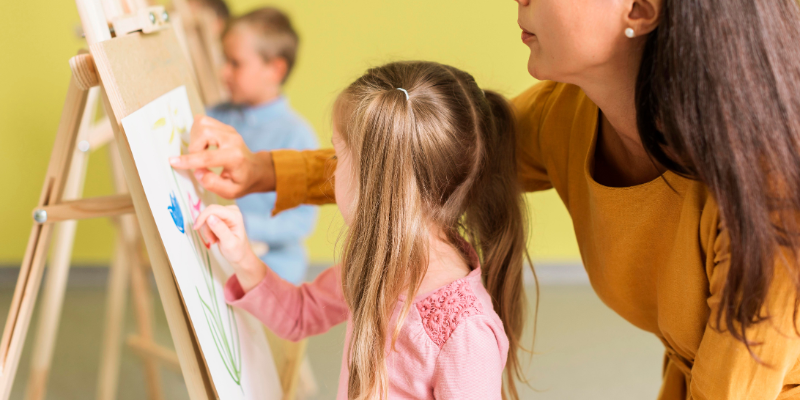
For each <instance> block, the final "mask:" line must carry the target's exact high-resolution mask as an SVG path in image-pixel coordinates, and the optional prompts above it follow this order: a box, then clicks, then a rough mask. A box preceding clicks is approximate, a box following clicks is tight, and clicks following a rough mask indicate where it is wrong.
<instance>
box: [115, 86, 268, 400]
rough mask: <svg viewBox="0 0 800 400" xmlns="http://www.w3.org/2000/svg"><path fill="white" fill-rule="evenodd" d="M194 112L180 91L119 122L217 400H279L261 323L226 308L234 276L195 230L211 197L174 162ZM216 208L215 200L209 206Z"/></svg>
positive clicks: (185, 141)
mask: <svg viewBox="0 0 800 400" xmlns="http://www.w3.org/2000/svg"><path fill="white" fill-rule="evenodd" d="M192 121H193V118H192V112H191V107H190V106H189V99H188V97H187V95H186V88H185V87H183V86H181V87H179V88H177V89H174V90H172V91H170V92H169V93H167V94H165V95H163V96H161V97H159V98H158V99H156V100H154V101H152V102H150V103H148V104H147V105H145V106H144V107H142V108H141V109H139V110H137V111H136V112H134V113H132V114H131V115H129V116H127V117H125V118H123V119H122V127H123V128H124V130H125V134H126V136H127V138H128V143H129V144H130V148H131V152H132V153H133V159H134V162H135V164H136V170H137V171H138V173H139V177H140V179H141V181H142V186H143V187H144V192H145V195H146V197H147V202H148V203H149V205H150V210H151V211H152V214H153V218H154V219H155V222H156V226H157V227H158V232H159V234H160V236H161V241H162V242H163V243H164V248H165V249H166V252H167V256H168V257H169V261H170V264H171V265H172V270H173V272H174V274H175V278H176V280H177V282H178V288H179V290H180V292H181V296H182V297H183V301H184V304H185V305H186V309H187V311H188V314H189V317H190V319H191V322H192V326H193V327H194V331H195V334H196V336H197V340H198V342H199V343H200V349H201V350H202V352H203V356H204V358H205V360H206V363H207V365H208V369H209V372H210V374H211V379H212V381H213V382H214V387H215V388H216V390H217V394H218V395H219V397H220V399H223V400H227V399H279V398H281V396H282V393H281V387H280V382H279V379H278V374H277V371H276V369H275V363H274V362H273V360H272V354H271V352H270V349H269V344H268V343H267V339H266V336H265V334H264V331H263V329H262V327H261V323H260V322H259V321H258V320H256V319H255V318H253V317H252V316H251V315H249V314H247V313H246V312H244V311H242V310H238V309H234V308H232V307H230V306H228V305H227V304H225V299H224V295H223V284H224V282H225V281H226V279H227V278H228V277H229V276H230V275H231V274H232V272H233V270H232V268H231V267H230V265H228V263H227V262H226V261H225V259H224V258H222V256H221V255H220V253H219V251H218V249H217V246H216V245H213V246H207V245H206V244H205V242H204V239H203V238H202V237H201V236H200V235H199V233H198V232H196V231H194V230H193V229H192V225H193V224H194V220H195V218H197V215H198V214H199V213H200V211H201V210H202V209H203V208H204V207H205V205H206V204H208V202H207V201H206V200H211V199H213V198H214V195H213V194H211V193H206V192H204V191H203V190H202V189H201V188H200V187H199V186H198V185H196V182H195V181H194V180H193V179H192V178H191V176H190V175H189V174H187V173H186V172H181V171H176V170H173V169H172V167H171V166H170V164H169V162H168V159H169V157H172V156H176V155H180V154H181V153H185V152H186V148H187V146H188V140H189V131H190V130H191V127H192ZM212 201H213V200H212Z"/></svg>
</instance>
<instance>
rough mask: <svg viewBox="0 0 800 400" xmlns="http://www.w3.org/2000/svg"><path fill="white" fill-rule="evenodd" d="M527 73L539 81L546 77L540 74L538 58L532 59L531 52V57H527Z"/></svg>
mask: <svg viewBox="0 0 800 400" xmlns="http://www.w3.org/2000/svg"><path fill="white" fill-rule="evenodd" d="M528 73H529V74H531V76H532V77H534V78H536V79H538V80H540V81H541V80H545V79H547V78H545V77H544V75H543V74H542V68H541V65H540V63H539V62H538V60H536V59H534V57H533V54H531V57H530V58H529V59H528Z"/></svg>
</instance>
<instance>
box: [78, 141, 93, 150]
mask: <svg viewBox="0 0 800 400" xmlns="http://www.w3.org/2000/svg"><path fill="white" fill-rule="evenodd" d="M89 148H91V145H90V144H89V142H88V141H86V140H81V141H80V142H78V150H80V151H81V152H84V153H86V152H87V151H89Z"/></svg>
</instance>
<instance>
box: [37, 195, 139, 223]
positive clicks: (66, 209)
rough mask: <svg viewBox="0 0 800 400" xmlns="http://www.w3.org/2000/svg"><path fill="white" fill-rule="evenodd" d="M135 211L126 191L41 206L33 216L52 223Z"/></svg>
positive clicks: (42, 221) (38, 220)
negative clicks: (124, 192)
mask: <svg viewBox="0 0 800 400" xmlns="http://www.w3.org/2000/svg"><path fill="white" fill-rule="evenodd" d="M133 212H134V208H133V200H131V196H130V194H127V193H126V194H115V195H111V196H102V197H92V198H88V199H80V200H70V201H63V202H60V203H58V204H54V205H51V206H45V207H39V208H36V209H35V210H34V211H33V218H34V220H36V222H38V223H40V224H43V223H47V224H51V223H54V222H61V221H69V220H76V219H89V218H100V217H113V216H117V215H123V214H131V213H133Z"/></svg>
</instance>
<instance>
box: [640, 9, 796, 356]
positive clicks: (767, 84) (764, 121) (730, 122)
mask: <svg viewBox="0 0 800 400" xmlns="http://www.w3.org/2000/svg"><path fill="white" fill-rule="evenodd" d="M799 16H800V12H799V10H798V4H797V3H796V1H795V0H723V1H719V0H665V1H664V9H663V10H662V15H661V20H660V22H659V27H658V28H657V29H656V30H655V31H654V32H652V33H651V34H650V35H649V37H648V39H647V43H646V45H645V51H644V57H643V60H642V65H641V69H640V71H639V76H638V80H637V89H636V108H637V120H638V127H639V134H640V136H641V139H642V142H643V144H644V146H645V148H646V149H647V151H648V152H649V153H650V155H651V156H652V157H653V158H654V159H655V160H656V161H658V162H659V163H661V164H662V165H664V166H665V167H666V168H668V169H670V170H672V171H674V172H676V173H679V174H682V175H684V176H689V177H692V178H695V179H698V180H700V181H701V182H703V183H704V184H705V185H706V186H707V188H708V190H709V192H710V193H711V194H712V195H713V197H714V199H715V200H716V202H717V205H718V207H719V211H720V215H721V218H722V221H724V225H725V228H726V229H727V231H728V233H729V235H730V241H731V244H730V270H729V272H728V276H727V280H726V282H725V286H724V289H723V292H722V297H721V303H720V309H719V310H715V311H718V312H717V313H716V321H715V322H716V326H715V328H717V329H719V330H724V329H727V330H729V331H730V332H731V334H732V335H733V336H734V337H735V338H736V339H738V340H740V341H742V342H744V343H745V345H746V346H747V348H748V350H750V351H751V354H753V355H754V353H753V352H752V349H751V345H752V344H753V343H751V342H750V341H749V340H748V338H747V328H748V327H750V326H752V325H754V324H757V323H759V322H760V321H762V320H764V319H766V318H768V317H769V316H768V315H767V314H765V312H764V311H765V310H764V304H765V303H766V299H767V294H768V289H769V287H770V284H771V282H772V277H773V273H774V268H776V267H777V268H784V267H785V268H788V270H789V271H790V273H791V276H792V277H794V279H795V282H794V283H795V285H796V286H797V285H798V268H797V257H796V255H797V254H798V250H799V249H800V240H799V239H800V237H799V235H798V233H799V232H800V231H799V230H798V222H799V221H798V219H797V217H798V215H800V214H798V211H800V114H799V113H800V47H798V44H800V18H799ZM781 248H783V249H785V250H788V251H789V254H792V255H793V256H795V257H792V259H788V260H787V259H784V260H783V261H784V264H785V265H781V264H780V261H781V258H780V254H779V250H780V249H781ZM798 288H799V289H800V286H799V287H798ZM795 304H797V299H795ZM796 314H797V305H795V318H796ZM723 320H724V323H725V324H724V325H721V322H722V321H723Z"/></svg>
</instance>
